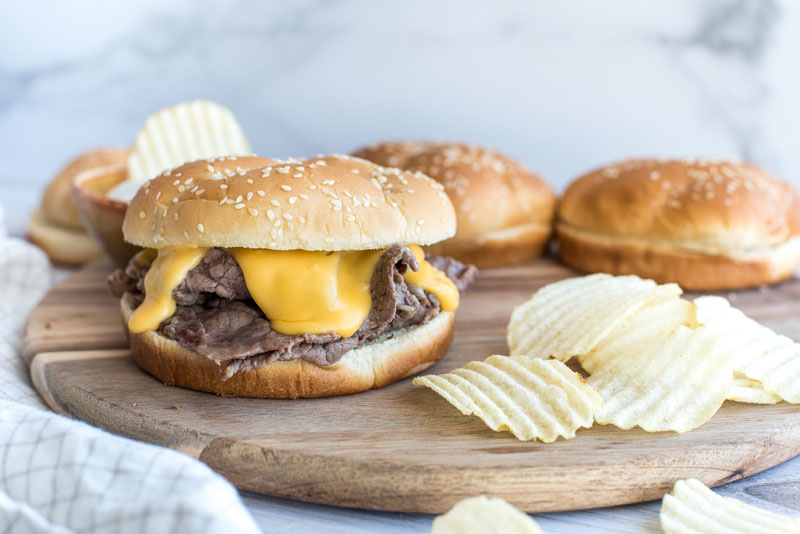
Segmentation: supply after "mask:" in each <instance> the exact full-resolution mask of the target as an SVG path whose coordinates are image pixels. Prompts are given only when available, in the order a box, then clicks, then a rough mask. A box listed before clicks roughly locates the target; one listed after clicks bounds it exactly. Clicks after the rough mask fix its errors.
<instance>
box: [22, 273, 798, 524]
mask: <svg viewBox="0 0 800 534" xmlns="http://www.w3.org/2000/svg"><path fill="white" fill-rule="evenodd" d="M110 270H111V265H110V264H109V263H106V262H101V263H96V264H93V265H90V266H88V267H86V268H84V269H83V270H81V271H79V272H77V273H75V274H74V275H73V276H71V277H70V278H68V279H67V280H65V281H64V282H62V283H61V284H59V285H58V286H56V287H55V288H54V289H53V290H52V291H51V292H50V293H49V294H48V295H47V297H45V299H44V300H43V301H42V302H41V304H40V305H39V306H38V308H37V309H36V311H35V312H34V313H33V315H32V316H31V319H30V323H29V325H28V331H27V339H26V348H25V353H26V357H27V358H28V359H29V361H30V362H31V375H32V378H33V382H34V385H35V386H36V388H37V390H38V391H39V392H40V393H41V395H42V396H43V397H44V398H45V400H46V401H47V403H48V404H49V405H50V406H51V407H52V408H53V409H54V410H56V411H57V412H60V413H64V414H67V415H70V416H72V417H75V418H78V419H82V420H84V421H87V422H89V423H91V424H93V425H97V426H100V427H103V428H106V429H108V430H110V431H112V432H115V433H117V434H122V435H125V436H129V437H132V438H135V439H139V440H143V441H149V442H152V443H157V444H160V445H165V446H167V447H172V448H174V449H177V450H180V451H184V452H185V453H187V454H189V455H191V456H194V457H196V458H199V459H200V460H201V461H203V462H205V463H206V464H208V465H209V466H211V467H212V468H213V469H215V470H216V471H218V472H219V473H221V474H222V475H224V476H225V477H227V478H228V479H229V480H230V481H231V482H233V483H234V484H235V485H236V486H238V487H239V488H241V489H245V490H250V491H256V492H261V493H264V494H268V495H275V496H280V497H286V498H290V499H297V500H302V501H310V502H318V503H325V504H332V505H337V506H349V507H357V508H369V509H376V510H393V511H406V512H427V513H441V512H444V511H446V510H447V509H449V508H450V507H451V506H452V505H453V504H455V503H456V502H457V501H459V500H460V499H462V498H465V497H468V496H472V495H476V494H488V495H495V496H499V497H503V498H505V499H507V500H508V501H510V502H512V503H513V504H515V505H516V506H518V507H520V508H521V509H523V510H526V511H528V512H549V511H558V510H575V509H585V508H594V507H601V506H611V505H619V504H627V503H634V502H640V501H645V500H652V499H657V498H660V497H661V496H663V495H664V494H665V493H667V492H669V491H670V489H671V487H672V485H673V484H674V482H675V481H676V480H678V479H681V478H688V477H695V478H698V479H700V480H702V481H703V482H705V483H706V484H708V485H711V486H714V485H717V484H724V483H726V482H729V481H732V480H736V479H738V478H742V477H746V476H748V475H751V474H754V473H757V472H759V471H762V470H764V469H766V468H769V467H771V466H774V465H776V464H778V463H780V462H783V461H784V460H787V459H789V458H791V457H793V456H795V455H796V454H798V453H800V406H792V405H788V404H786V403H781V404H778V405H774V406H755V405H745V404H737V403H733V402H728V403H726V404H725V405H724V406H723V407H722V409H721V410H720V411H719V412H718V413H717V415H715V416H714V417H713V419H712V420H711V421H710V422H708V423H707V424H705V425H704V426H702V427H700V428H699V429H697V430H694V431H692V432H688V433H686V434H680V435H678V434H672V433H659V434H648V433H646V432H642V431H639V430H629V431H623V430H619V429H617V428H615V427H611V426H598V425H595V426H594V427H593V428H591V429H589V430H580V431H579V432H578V435H577V437H576V438H575V439H572V440H568V441H564V440H559V441H557V442H556V443H553V444H549V445H546V444H542V443H539V442H521V441H518V440H516V439H515V438H514V437H513V436H512V435H511V434H509V433H506V432H502V433H496V432H492V431H491V430H489V429H488V428H487V427H486V426H485V425H484V424H483V423H482V422H481V421H480V420H479V419H478V418H476V417H464V416H463V415H461V414H460V413H459V412H458V411H457V410H456V409H455V408H453V407H452V406H450V405H449V404H448V403H447V402H445V401H444V400H443V399H442V398H440V397H439V396H438V395H436V394H435V393H433V392H432V391H430V390H429V389H427V388H421V387H415V386H413V385H412V384H411V380H404V381H401V382H399V383H396V384H394V385H392V386H389V387H386V388H384V389H380V390H373V391H369V392H365V393H362V394H359V395H351V396H347V397H338V398H330V399H314V400H295V401H286V400H260V399H238V398H221V397H216V396H214V395H209V394H206V393H199V392H194V391H188V390H184V389H180V388H177V387H169V386H165V385H163V384H161V383H160V382H158V381H157V380H155V379H153V378H152V377H150V376H149V375H147V374H145V373H144V372H142V371H140V370H139V368H138V367H136V365H135V364H134V363H133V360H132V358H131V357H130V353H129V351H128V350H127V348H126V344H125V339H124V336H123V332H122V328H121V326H120V324H121V322H120V318H119V311H118V302H117V299H114V298H113V297H111V296H110V295H108V292H107V289H106V285H105V275H106V274H107V273H108V272H110ZM572 275H574V273H573V272H572V271H570V270H568V269H566V268H564V267H562V266H560V265H558V264H556V263H554V262H552V261H550V260H539V261H536V262H532V263H528V264H526V265H523V266H520V267H515V268H509V269H499V270H494V271H486V272H484V273H482V274H481V276H480V278H479V279H478V281H477V283H476V284H475V285H474V287H473V288H472V289H470V291H469V292H467V293H466V294H465V295H464V297H463V301H462V306H461V308H460V309H459V312H458V313H459V315H458V322H457V328H456V336H455V342H454V344H453V347H452V348H451V350H450V352H449V353H448V355H447V356H446V357H445V358H444V360H442V361H441V362H440V363H439V364H437V365H436V366H435V367H433V368H432V369H431V372H445V371H448V370H450V369H453V368H455V367H459V366H461V365H463V364H464V363H466V362H467V361H469V360H475V359H483V358H485V357H486V356H487V355H489V354H493V353H498V354H504V353H506V352H507V347H506V343H505V326H506V322H507V320H508V316H509V314H510V312H511V309H512V308H513V307H514V306H516V305H517V304H519V303H520V302H522V301H523V300H525V299H527V298H528V297H529V296H530V295H531V294H532V293H533V291H534V290H536V289H537V288H538V287H540V286H542V285H544V284H547V283H550V282H553V281H555V280H558V279H561V278H564V277H567V276H572ZM732 297H733V298H734V303H735V304H736V305H738V306H740V307H741V308H742V309H744V310H745V311H746V312H747V313H749V314H750V315H751V316H753V317H755V318H756V319H758V320H761V321H762V322H764V323H765V324H767V325H768V326H770V327H772V328H774V329H775V330H777V331H778V332H781V333H783V334H786V335H789V336H791V337H793V338H794V339H799V338H800V308H799V307H798V304H797V303H798V302H800V280H797V279H795V280H792V281H790V282H787V283H784V284H781V285H779V286H776V287H773V288H770V289H768V290H761V291H759V290H754V291H744V292H738V293H736V294H733V295H732Z"/></svg>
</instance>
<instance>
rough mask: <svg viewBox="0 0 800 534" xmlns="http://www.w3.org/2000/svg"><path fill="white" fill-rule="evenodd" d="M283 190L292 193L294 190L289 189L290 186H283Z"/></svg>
mask: <svg viewBox="0 0 800 534" xmlns="http://www.w3.org/2000/svg"><path fill="white" fill-rule="evenodd" d="M281 189H283V190H284V191H291V190H292V188H291V187H289V186H288V185H282V186H281Z"/></svg>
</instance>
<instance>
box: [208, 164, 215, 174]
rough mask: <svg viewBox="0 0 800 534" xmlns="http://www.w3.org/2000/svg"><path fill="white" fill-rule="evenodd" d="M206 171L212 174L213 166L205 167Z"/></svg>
mask: <svg viewBox="0 0 800 534" xmlns="http://www.w3.org/2000/svg"><path fill="white" fill-rule="evenodd" d="M206 169H208V172H214V166H213V165H206Z"/></svg>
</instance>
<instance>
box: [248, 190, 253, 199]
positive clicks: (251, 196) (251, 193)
mask: <svg viewBox="0 0 800 534" xmlns="http://www.w3.org/2000/svg"><path fill="white" fill-rule="evenodd" d="M252 198H253V192H252V191H250V192H249V193H247V200H250V199H252Z"/></svg>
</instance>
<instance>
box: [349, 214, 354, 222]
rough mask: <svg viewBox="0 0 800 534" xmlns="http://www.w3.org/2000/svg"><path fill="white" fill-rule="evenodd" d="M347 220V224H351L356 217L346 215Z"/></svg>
mask: <svg viewBox="0 0 800 534" xmlns="http://www.w3.org/2000/svg"><path fill="white" fill-rule="evenodd" d="M347 220H348V221H349V222H353V221H355V220H356V217H355V215H348V216H347Z"/></svg>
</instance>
